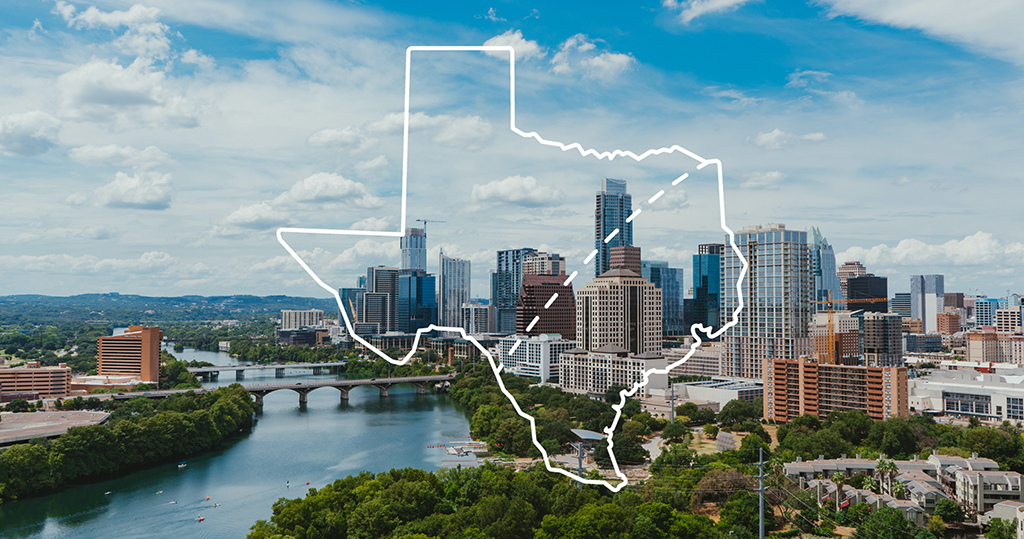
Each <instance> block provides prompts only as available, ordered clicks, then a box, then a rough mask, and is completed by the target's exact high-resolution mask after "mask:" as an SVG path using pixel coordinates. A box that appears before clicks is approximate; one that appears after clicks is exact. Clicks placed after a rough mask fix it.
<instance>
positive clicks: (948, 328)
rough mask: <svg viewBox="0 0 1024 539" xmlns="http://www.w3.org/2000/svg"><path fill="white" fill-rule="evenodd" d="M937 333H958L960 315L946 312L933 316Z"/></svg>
mask: <svg viewBox="0 0 1024 539" xmlns="http://www.w3.org/2000/svg"><path fill="white" fill-rule="evenodd" d="M947 296H948V294H947ZM935 318H936V324H937V326H938V329H939V333H941V334H943V335H952V334H954V333H957V332H958V331H960V315H959V314H957V313H955V312H949V311H946V312H944V313H939V314H937V315H935Z"/></svg>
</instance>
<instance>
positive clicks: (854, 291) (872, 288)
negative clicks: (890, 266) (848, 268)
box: [846, 275, 889, 313]
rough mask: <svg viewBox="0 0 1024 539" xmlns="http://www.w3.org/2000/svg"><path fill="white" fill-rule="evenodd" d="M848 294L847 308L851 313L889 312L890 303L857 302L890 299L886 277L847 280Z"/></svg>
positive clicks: (869, 276) (864, 277)
mask: <svg viewBox="0 0 1024 539" xmlns="http://www.w3.org/2000/svg"><path fill="white" fill-rule="evenodd" d="M846 293H847V296H846V308H847V309H849V310H851V311H866V312H872V313H887V312H889V302H888V301H877V302H866V301H864V302H860V301H857V300H859V299H887V298H888V297H889V283H888V279H886V278H885V277H876V276H874V275H865V276H863V277H850V278H849V279H847V280H846Z"/></svg>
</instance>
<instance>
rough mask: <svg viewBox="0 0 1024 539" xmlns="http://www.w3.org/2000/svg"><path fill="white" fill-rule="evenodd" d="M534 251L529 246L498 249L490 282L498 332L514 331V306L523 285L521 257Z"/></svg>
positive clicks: (517, 302)
mask: <svg viewBox="0 0 1024 539" xmlns="http://www.w3.org/2000/svg"><path fill="white" fill-rule="evenodd" d="M536 252H537V250H536V249H532V248H530V247H524V248H522V249H505V250H503V251H498V268H497V270H496V271H495V274H494V275H493V276H492V282H491V303H493V304H494V310H495V316H496V320H495V324H494V325H495V330H496V331H497V332H498V333H515V331H516V306H517V305H518V304H519V290H520V289H521V288H522V286H523V258H525V257H526V255H527V254H528V253H536Z"/></svg>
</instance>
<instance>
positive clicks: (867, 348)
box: [854, 312, 903, 367]
mask: <svg viewBox="0 0 1024 539" xmlns="http://www.w3.org/2000/svg"><path fill="white" fill-rule="evenodd" d="M854 316H855V317H856V318H859V319H860V334H861V342H860V349H861V351H860V353H861V356H862V358H863V359H862V361H861V364H862V365H867V366H869V367H902V366H903V319H902V318H901V317H900V315H898V314H896V313H878V312H861V313H858V314H855V315H854Z"/></svg>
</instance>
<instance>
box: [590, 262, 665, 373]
mask: <svg viewBox="0 0 1024 539" xmlns="http://www.w3.org/2000/svg"><path fill="white" fill-rule="evenodd" d="M576 341H577V342H579V343H580V347H581V348H583V349H584V350H596V349H598V348H601V347H602V346H606V345H609V344H611V345H615V346H619V347H622V348H625V349H626V350H627V351H628V352H629V353H631V354H642V353H644V352H660V351H661V290H660V289H658V288H657V287H656V286H654V285H653V284H651V283H649V282H647V280H646V279H644V278H643V277H640V275H639V274H637V273H634V272H632V271H629V270H625V269H613V270H609V271H607V272H605V273H603V274H602V275H601V276H600V277H595V278H594V280H593V281H591V282H589V283H587V284H585V285H583V287H582V288H580V289H579V291H578V292H577V294H576Z"/></svg>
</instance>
